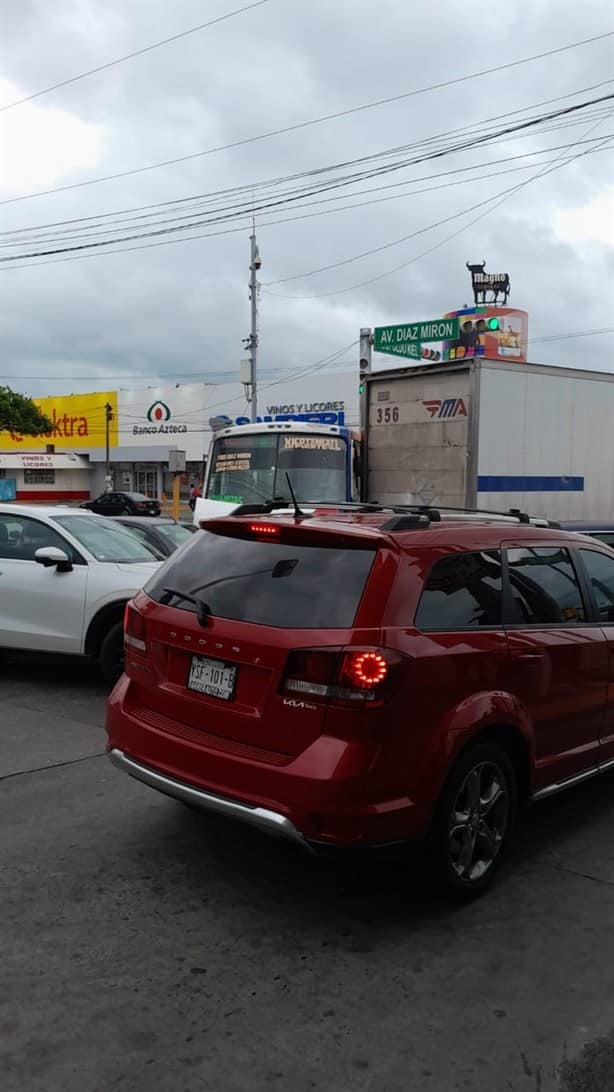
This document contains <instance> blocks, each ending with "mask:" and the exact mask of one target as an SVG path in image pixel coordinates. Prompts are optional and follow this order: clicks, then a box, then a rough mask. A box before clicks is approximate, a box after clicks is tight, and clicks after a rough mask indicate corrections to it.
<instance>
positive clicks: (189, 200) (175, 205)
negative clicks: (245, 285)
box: [0, 79, 614, 237]
mask: <svg viewBox="0 0 614 1092" xmlns="http://www.w3.org/2000/svg"><path fill="white" fill-rule="evenodd" d="M613 82H614V80H612V79H608V80H601V81H600V82H599V83H594V84H590V85H589V86H587V87H580V88H577V89H576V90H575V91H569V92H566V93H565V94H564V95H556V96H555V97H554V98H549V99H542V100H540V101H539V102H535V103H531V104H529V105H527V106H523V107H518V108H516V109H515V110H508V111H506V112H505V113H503V114H496V115H493V116H491V117H488V118H484V119H481V120H480V121H477V122H473V123H471V124H470V125H466V126H463V127H462V128H460V129H459V128H458V127H455V128H454V129H448V130H446V131H445V132H443V133H439V134H438V135H436V136H431V137H428V138H425V139H423V140H419V141H415V142H413V143H412V144H408V145H405V146H401V147H397V148H396V149H386V150H384V151H382V152H377V153H375V154H372V155H370V156H362V157H360V158H359V159H355V160H351V161H346V162H342V163H337V164H332V165H330V166H329V167H320V168H315V169H309V170H306V171H302V172H298V173H293V174H290V175H286V176H281V177H279V176H278V177H275V178H269V179H264V180H260V181H259V182H250V183H246V184H244V185H242V186H233V187H229V188H227V189H223V190H214V191H212V192H209V193H199V194H193V195H190V196H187V197H181V198H175V199H174V200H166V201H159V202H155V203H152V204H148V205H138V206H136V207H133V208H129V209H116V210H114V211H112V212H101V213H98V214H90V215H88V216H78V217H73V218H71V219H67V220H56V221H51V222H50V223H45V224H36V225H30V226H25V227H21V228H12V229H9V230H5V231H0V237H8V236H15V235H23V234H24V233H32V232H35V231H45V230H47V229H49V228H55V227H59V228H62V227H70V226H72V225H75V224H82V223H83V224H85V223H90V222H92V221H96V220H98V221H103V220H107V221H109V218H110V217H119V216H121V217H131V214H133V213H143V214H144V215H143V216H142V217H141V216H139V217H137V218H138V219H144V218H146V217H148V216H153V215H157V213H158V210H159V211H160V212H161V211H162V210H169V211H178V210H179V208H181V207H183V208H185V207H190V206H195V205H200V203H202V202H203V201H205V200H208V201H210V202H214V203H215V202H217V201H220V200H224V199H228V198H229V197H231V196H239V195H240V194H249V196H250V202H249V209H250V212H251V208H252V203H253V194H254V190H255V189H258V190H261V189H263V188H266V187H275V186H278V185H281V184H284V183H288V182H293V181H297V180H299V179H301V178H309V177H311V176H313V175H317V174H322V173H325V172H332V171H333V170H340V169H341V168H342V167H348V166H353V165H355V164H360V163H364V162H370V161H373V160H377V159H378V158H381V157H384V156H387V155H390V154H398V153H399V152H401V151H407V150H409V149H411V148H414V149H416V148H419V147H423V146H425V145H429V144H433V143H434V142H436V141H439V140H441V139H443V138H444V137H446V136H450V135H451V134H454V135H455V136H456V137H457V138H458V137H460V135H461V134H462V133H470V132H471V131H472V130H475V129H479V131H480V132H483V131H484V127H485V126H486V125H488V124H489V123H495V122H499V121H502V120H503V119H504V118H509V117H512V116H513V115H514V114H522V113H526V111H528V110H535V109H537V108H538V107H541V106H549V105H551V104H552V103H554V102H560V101H561V100H564V99H569V98H575V97H577V96H578V95H582V94H588V93H589V92H591V91H595V90H597V89H598V88H601V87H604V86H607V85H608V84H611V83H613ZM571 123H574V124H575V122H574V121H573V119H570V120H569V121H566V122H565V126H566V127H567V125H568V124H571ZM553 150H554V149H553ZM527 154H537V153H527ZM149 210H152V211H151V212H150V211H149ZM110 222H111V223H114V222H115V223H122V222H124V221H117V220H116V221H112V220H111V221H110Z"/></svg>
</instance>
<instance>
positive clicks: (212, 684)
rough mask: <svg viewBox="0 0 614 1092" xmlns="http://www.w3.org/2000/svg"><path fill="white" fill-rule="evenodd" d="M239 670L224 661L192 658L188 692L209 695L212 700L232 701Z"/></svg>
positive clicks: (198, 657)
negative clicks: (194, 691)
mask: <svg viewBox="0 0 614 1092" xmlns="http://www.w3.org/2000/svg"><path fill="white" fill-rule="evenodd" d="M236 678H237V668H236V665H235V664H226V663H224V662H223V660H209V659H207V657H205V656H192V662H191V664H190V671H189V674H188V690H197V691H198V693H199V694H209V695H210V696H211V697H212V698H221V699H222V700H223V701H232V696H233V694H234V689H235V682H236Z"/></svg>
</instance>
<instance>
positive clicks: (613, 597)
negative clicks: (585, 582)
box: [580, 550, 614, 622]
mask: <svg viewBox="0 0 614 1092" xmlns="http://www.w3.org/2000/svg"><path fill="white" fill-rule="evenodd" d="M580 553H581V555H582V560H583V562H584V567H585V569H586V572H587V575H588V579H589V581H590V585H591V588H592V590H593V597H594V599H595V602H596V604H597V609H598V611H599V617H600V618H601V620H602V621H603V622H614V557H606V555H605V554H598V553H597V551H596V550H580Z"/></svg>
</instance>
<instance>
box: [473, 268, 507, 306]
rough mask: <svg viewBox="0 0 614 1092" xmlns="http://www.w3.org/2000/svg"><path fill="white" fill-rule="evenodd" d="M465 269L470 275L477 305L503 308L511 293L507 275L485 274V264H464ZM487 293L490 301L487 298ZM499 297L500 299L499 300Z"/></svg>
mask: <svg viewBox="0 0 614 1092" xmlns="http://www.w3.org/2000/svg"><path fill="white" fill-rule="evenodd" d="M466 266H467V269H468V270H469V272H470V273H471V284H472V287H473V298H474V300H475V304H476V306H477V305H478V304H486V303H491V304H498V303H500V304H501V306H503V307H505V304H506V303H507V298H508V296H509V294H510V291H511V287H512V286H511V284H510V278H509V273H486V272H485V269H486V262H476V263H474V264H473V265H472V264H471V262H466ZM489 293H490V294H491V297H492V298H491V299H489V298H488V296H489ZM499 297H501V299H499Z"/></svg>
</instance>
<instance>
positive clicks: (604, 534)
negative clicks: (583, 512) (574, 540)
mask: <svg viewBox="0 0 614 1092" xmlns="http://www.w3.org/2000/svg"><path fill="white" fill-rule="evenodd" d="M587 534H589V535H590V536H591V538H598V539H599V541H600V542H605V544H606V546H612V545H614V531H587Z"/></svg>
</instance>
